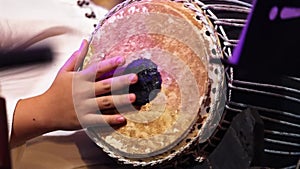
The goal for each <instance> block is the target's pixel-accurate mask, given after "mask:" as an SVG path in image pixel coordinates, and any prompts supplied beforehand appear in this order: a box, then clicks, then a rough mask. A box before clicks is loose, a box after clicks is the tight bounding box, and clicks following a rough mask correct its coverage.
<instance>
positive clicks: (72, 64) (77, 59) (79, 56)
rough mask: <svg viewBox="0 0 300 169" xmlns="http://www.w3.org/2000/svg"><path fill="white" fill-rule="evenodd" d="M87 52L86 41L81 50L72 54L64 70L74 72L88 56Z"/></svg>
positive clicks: (83, 42)
mask: <svg viewBox="0 0 300 169" xmlns="http://www.w3.org/2000/svg"><path fill="white" fill-rule="evenodd" d="M87 51H88V42H87V40H85V39H84V40H83V41H82V43H81V46H80V48H79V49H78V50H77V51H75V52H74V53H73V54H72V56H71V57H70V58H69V59H68V60H67V62H66V63H65V64H64V66H63V67H62V69H63V70H66V71H73V70H74V69H75V68H77V67H78V65H79V64H81V62H82V61H83V59H84V57H85V56H86V54H87Z"/></svg>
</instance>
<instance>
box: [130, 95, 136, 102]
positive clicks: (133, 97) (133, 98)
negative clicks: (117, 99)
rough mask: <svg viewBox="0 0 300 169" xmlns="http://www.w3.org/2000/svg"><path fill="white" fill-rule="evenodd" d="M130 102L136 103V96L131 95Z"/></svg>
mask: <svg viewBox="0 0 300 169" xmlns="http://www.w3.org/2000/svg"><path fill="white" fill-rule="evenodd" d="M129 100H130V102H134V101H135V94H129Z"/></svg>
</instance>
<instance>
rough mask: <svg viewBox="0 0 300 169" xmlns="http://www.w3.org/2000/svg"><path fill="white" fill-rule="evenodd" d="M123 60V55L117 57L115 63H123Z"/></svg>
mask: <svg viewBox="0 0 300 169" xmlns="http://www.w3.org/2000/svg"><path fill="white" fill-rule="evenodd" d="M124 61H125V59H124V57H122V56H121V57H118V59H117V64H118V65H121V64H123V63H124Z"/></svg>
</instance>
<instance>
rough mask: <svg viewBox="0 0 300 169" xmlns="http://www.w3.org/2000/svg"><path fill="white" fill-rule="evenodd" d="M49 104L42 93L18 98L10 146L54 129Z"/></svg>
mask: <svg viewBox="0 0 300 169" xmlns="http://www.w3.org/2000/svg"><path fill="white" fill-rule="evenodd" d="M48 106H49V105H48V104H47V102H46V101H45V99H44V96H43V95H40V96H36V97H32V98H28V99H23V100H20V101H19V102H18V104H17V106H16V109H15V112H14V118H13V126H12V133H11V139H10V144H11V146H12V147H14V146H17V145H20V144H23V143H24V142H26V141H27V140H29V139H31V138H34V137H36V136H39V135H42V134H44V133H47V132H50V131H53V130H55V129H54V128H53V127H52V126H53V125H52V124H51V123H52V121H51V119H47V116H45V114H49V113H48V112H47V111H50V109H49V107H48Z"/></svg>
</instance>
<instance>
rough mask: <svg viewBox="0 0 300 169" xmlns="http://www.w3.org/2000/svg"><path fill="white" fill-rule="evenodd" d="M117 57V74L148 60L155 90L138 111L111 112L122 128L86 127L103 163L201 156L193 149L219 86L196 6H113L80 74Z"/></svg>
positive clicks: (206, 127) (157, 0) (215, 106)
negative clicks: (158, 82) (157, 79)
mask: <svg viewBox="0 0 300 169" xmlns="http://www.w3.org/2000/svg"><path fill="white" fill-rule="evenodd" d="M119 55H122V56H125V57H126V64H125V65H124V66H122V67H119V68H118V70H119V71H116V72H120V71H121V70H123V69H124V68H125V67H126V66H127V65H128V64H129V63H131V62H132V61H134V60H136V59H140V58H146V59H150V60H151V61H153V62H154V63H155V64H156V65H157V66H158V71H159V72H160V75H161V77H162V86H161V90H160V91H159V93H158V94H157V96H156V97H155V98H154V99H153V100H152V101H150V102H149V103H147V104H146V105H143V106H142V107H141V108H140V109H137V108H136V107H134V106H131V107H129V108H126V109H124V108H122V107H117V108H116V110H115V111H117V112H118V113H121V114H123V115H124V116H125V117H126V119H127V124H126V125H124V126H121V127H118V128H112V127H88V128H87V129H86V132H87V134H88V135H89V136H90V138H91V139H92V140H93V141H94V142H95V143H96V144H97V145H98V146H99V147H101V148H102V149H103V150H104V151H105V152H106V153H107V154H108V155H109V156H111V157H113V158H115V159H116V160H118V161H119V162H121V163H123V164H130V165H133V166H153V165H156V164H161V163H167V162H168V161H172V160H176V159H177V158H178V157H180V156H182V155H183V154H186V153H191V152H197V155H198V156H199V157H201V153H200V152H198V150H197V149H195V147H194V146H193V145H196V144H197V145H198V144H201V143H204V142H206V141H207V140H208V139H209V138H210V136H211V135H212V133H213V132H214V131H215V130H216V128H217V126H218V124H219V121H220V120H221V117H222V113H223V110H224V107H225V101H226V83H225V70H224V66H223V65H222V63H221V60H220V59H221V58H223V52H222V47H221V44H220V40H219V36H218V35H217V32H216V31H215V28H214V25H213V24H212V23H211V22H210V19H209V18H208V16H207V14H206V13H205V12H204V11H203V10H202V9H201V8H200V6H199V4H198V3H196V2H195V1H192V0H180V1H179V0H177V1H174V0H127V1H124V2H123V3H121V4H119V5H117V6H116V7H115V8H113V9H112V10H111V11H110V12H109V13H108V14H107V15H106V17H105V18H104V19H103V20H101V21H100V22H99V24H98V26H97V28H96V30H95V31H94V32H93V34H92V37H91V39H90V44H89V51H88V54H87V56H86V57H85V59H84V62H83V66H82V69H85V68H86V67H87V66H88V65H90V64H92V63H95V62H99V61H100V62H101V61H102V60H103V59H107V58H110V57H114V56H119ZM116 76H117V74H116ZM112 86H114V84H112ZM113 94H114V93H113Z"/></svg>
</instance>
